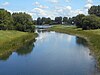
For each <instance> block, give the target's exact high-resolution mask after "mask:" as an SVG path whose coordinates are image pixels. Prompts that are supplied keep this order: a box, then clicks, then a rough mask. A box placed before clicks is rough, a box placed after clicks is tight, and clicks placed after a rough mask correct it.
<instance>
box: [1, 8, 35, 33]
mask: <svg viewBox="0 0 100 75" xmlns="http://www.w3.org/2000/svg"><path fill="white" fill-rule="evenodd" d="M34 29H35V27H34V25H33V19H32V17H31V16H30V15H29V14H26V13H22V12H19V13H13V14H11V13H10V12H8V11H7V10H5V9H0V30H18V31H24V32H34Z"/></svg>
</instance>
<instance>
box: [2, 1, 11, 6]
mask: <svg viewBox="0 0 100 75" xmlns="http://www.w3.org/2000/svg"><path fill="white" fill-rule="evenodd" d="M9 4H10V3H9V2H4V3H3V4H2V6H8V5H9Z"/></svg>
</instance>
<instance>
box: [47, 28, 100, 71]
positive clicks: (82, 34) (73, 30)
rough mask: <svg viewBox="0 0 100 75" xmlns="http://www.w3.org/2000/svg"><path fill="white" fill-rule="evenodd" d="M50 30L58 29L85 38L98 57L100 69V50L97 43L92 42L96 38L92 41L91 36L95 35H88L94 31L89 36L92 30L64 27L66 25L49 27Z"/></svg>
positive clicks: (97, 63)
mask: <svg viewBox="0 0 100 75" xmlns="http://www.w3.org/2000/svg"><path fill="white" fill-rule="evenodd" d="M48 30H49V31H56V32H60V33H65V34H69V35H75V36H78V37H81V38H84V39H85V40H86V41H87V44H88V47H89V49H90V52H91V54H92V55H93V56H94V58H95V59H96V68H97V69H98V70H100V55H99V54H100V51H99V48H98V47H96V46H94V44H95V43H93V42H92V41H95V40H92V41H91V38H93V37H91V38H90V37H88V36H90V35H92V33H91V34H89V35H88V36H87V34H88V33H90V32H88V31H89V30H81V29H78V28H75V27H68V28H67V27H64V26H54V27H51V28H49V29H48ZM90 31H91V30H90ZM92 31H93V30H92ZM95 35H97V34H95ZM98 36H100V35H98ZM94 37H95V36H94ZM97 40H98V39H97ZM99 40H100V39H99ZM99 40H98V41H99Z"/></svg>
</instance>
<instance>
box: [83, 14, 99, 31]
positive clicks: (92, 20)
mask: <svg viewBox="0 0 100 75" xmlns="http://www.w3.org/2000/svg"><path fill="white" fill-rule="evenodd" d="M82 24H83V25H82V29H83V30H87V29H98V28H100V17H97V16H95V15H89V16H85V17H84V18H83V19H82Z"/></svg>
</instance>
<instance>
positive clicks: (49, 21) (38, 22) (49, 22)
mask: <svg viewBox="0 0 100 75" xmlns="http://www.w3.org/2000/svg"><path fill="white" fill-rule="evenodd" d="M73 21H74V17H73V18H68V17H61V16H60V17H55V19H54V20H52V19H51V18H46V17H42V18H40V17H38V18H37V20H34V24H35V25H58V24H65V25H67V24H74V23H73Z"/></svg>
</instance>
